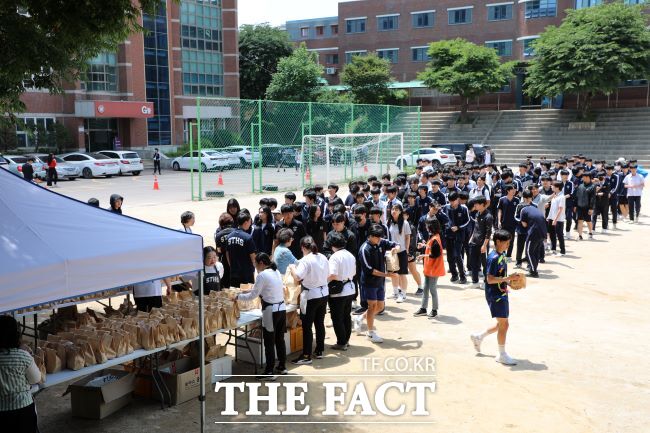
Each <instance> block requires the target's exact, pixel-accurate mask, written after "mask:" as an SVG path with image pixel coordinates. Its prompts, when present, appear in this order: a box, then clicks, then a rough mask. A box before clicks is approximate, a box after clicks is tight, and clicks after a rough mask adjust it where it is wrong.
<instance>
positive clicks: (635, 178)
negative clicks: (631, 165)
mask: <svg viewBox="0 0 650 433" xmlns="http://www.w3.org/2000/svg"><path fill="white" fill-rule="evenodd" d="M623 183H624V184H625V185H634V187H632V188H627V196H628V197H641V193H642V192H643V185H645V178H644V177H643V176H641V175H640V174H639V173H637V174H636V175H633V174H632V173H630V174H628V175H627V176H625V179H623Z"/></svg>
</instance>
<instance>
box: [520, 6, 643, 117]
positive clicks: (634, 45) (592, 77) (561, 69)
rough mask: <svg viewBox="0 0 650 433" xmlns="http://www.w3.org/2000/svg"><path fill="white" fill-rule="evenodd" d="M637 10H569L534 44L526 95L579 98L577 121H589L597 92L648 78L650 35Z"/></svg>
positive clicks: (608, 8)
mask: <svg viewBox="0 0 650 433" xmlns="http://www.w3.org/2000/svg"><path fill="white" fill-rule="evenodd" d="M646 25H647V15H644V14H643V13H642V8H641V7H633V6H626V5H623V4H621V3H607V4H603V5H600V6H596V7H592V8H586V9H579V10H570V11H567V16H566V18H565V19H564V21H563V22H562V24H561V25H560V26H559V27H555V26H550V27H547V28H546V31H545V32H544V33H542V34H541V35H540V37H539V39H538V40H536V41H535V42H534V44H533V48H534V50H535V55H536V57H535V59H533V60H532V62H531V63H530V66H529V68H528V74H527V77H526V91H527V93H528V94H530V95H531V96H535V97H541V96H549V95H550V96H552V95H559V94H562V93H571V94H576V95H578V98H579V105H578V109H579V118H581V119H584V118H588V117H589V115H590V109H591V102H592V99H593V97H594V95H595V94H596V93H610V92H612V91H614V90H616V88H617V87H618V85H619V84H620V83H621V82H623V81H624V80H627V79H635V78H645V77H647V76H648V74H650V31H649V30H648V28H647V27H646Z"/></svg>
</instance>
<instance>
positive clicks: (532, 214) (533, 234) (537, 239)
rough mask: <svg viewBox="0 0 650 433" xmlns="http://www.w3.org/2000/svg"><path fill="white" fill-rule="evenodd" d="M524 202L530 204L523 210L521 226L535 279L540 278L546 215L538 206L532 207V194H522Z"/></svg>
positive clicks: (532, 274)
mask: <svg viewBox="0 0 650 433" xmlns="http://www.w3.org/2000/svg"><path fill="white" fill-rule="evenodd" d="M522 196H523V199H524V202H525V203H526V204H528V206H525V207H524V208H523V209H522V210H521V214H520V221H521V226H522V227H523V228H524V229H526V244H525V249H526V256H527V257H528V265H529V268H528V270H529V273H528V275H529V276H530V277H533V278H538V277H539V274H538V272H537V265H538V264H539V262H540V259H541V253H542V252H543V245H544V239H546V235H547V234H548V232H547V226H546V218H545V216H544V213H542V211H540V210H539V209H538V208H537V206H530V204H531V202H532V193H531V192H530V191H524V193H523V194H522Z"/></svg>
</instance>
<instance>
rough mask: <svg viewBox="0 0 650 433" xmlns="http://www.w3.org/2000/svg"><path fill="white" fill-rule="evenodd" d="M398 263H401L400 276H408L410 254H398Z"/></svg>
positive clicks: (403, 252) (404, 252) (402, 252)
mask: <svg viewBox="0 0 650 433" xmlns="http://www.w3.org/2000/svg"><path fill="white" fill-rule="evenodd" d="M397 261H398V262H399V271H397V273H398V274H399V275H408V273H409V259H408V253H407V252H406V251H400V252H399V253H397Z"/></svg>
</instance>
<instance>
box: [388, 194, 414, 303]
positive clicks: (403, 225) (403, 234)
mask: <svg viewBox="0 0 650 433" xmlns="http://www.w3.org/2000/svg"><path fill="white" fill-rule="evenodd" d="M403 214H404V208H403V207H402V205H401V204H399V203H395V204H393V207H392V208H391V210H390V215H389V217H388V238H389V240H390V241H392V242H395V243H396V244H397V245H398V246H399V247H400V251H399V252H398V253H397V260H398V261H399V270H398V271H397V275H393V276H391V282H392V284H393V298H394V299H396V300H397V302H398V303H402V302H404V301H405V300H406V288H407V286H408V280H407V276H408V273H409V270H408V249H409V244H410V243H411V226H410V225H409V223H408V222H406V221H405V220H404V215H403Z"/></svg>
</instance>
